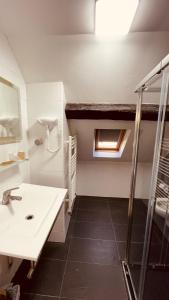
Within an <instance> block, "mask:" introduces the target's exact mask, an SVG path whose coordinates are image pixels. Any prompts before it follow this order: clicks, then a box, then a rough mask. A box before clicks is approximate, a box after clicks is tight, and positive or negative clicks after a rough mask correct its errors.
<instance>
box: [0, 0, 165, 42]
mask: <svg viewBox="0 0 169 300" xmlns="http://www.w3.org/2000/svg"><path fill="white" fill-rule="evenodd" d="M99 1H101V0H99ZM168 11H169V0H140V4H139V7H138V10H137V13H136V16H135V19H134V21H133V24H132V26H131V31H139V32H141V31H143V32H148V31H168V30H169V17H168ZM94 19H95V0H12V1H11V0H0V28H1V31H2V32H3V33H5V34H6V35H7V36H10V35H16V34H24V33H35V34H38V33H42V34H55V35H61V34H87V33H94Z"/></svg>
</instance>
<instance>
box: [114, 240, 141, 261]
mask: <svg viewBox="0 0 169 300" xmlns="http://www.w3.org/2000/svg"><path fill="white" fill-rule="evenodd" d="M117 246H118V251H119V255H120V259H121V260H124V258H125V251H126V243H125V242H119V243H117ZM142 255H143V243H131V245H130V255H129V256H130V262H131V263H141V260H142Z"/></svg>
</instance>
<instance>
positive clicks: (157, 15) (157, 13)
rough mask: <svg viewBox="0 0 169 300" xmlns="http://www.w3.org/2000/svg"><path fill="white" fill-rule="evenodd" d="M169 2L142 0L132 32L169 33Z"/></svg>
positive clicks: (166, 0) (165, 0) (168, 0)
mask: <svg viewBox="0 0 169 300" xmlns="http://www.w3.org/2000/svg"><path fill="white" fill-rule="evenodd" d="M168 13H169V0H140V3H139V6H138V9H137V12H136V15H135V18H134V20H133V24H132V26H131V29H130V31H136V32H141V31H142V32H145V31H169V15H168Z"/></svg>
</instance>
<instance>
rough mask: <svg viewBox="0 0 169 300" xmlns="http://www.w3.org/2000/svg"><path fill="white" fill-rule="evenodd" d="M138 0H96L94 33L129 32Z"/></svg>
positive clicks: (113, 33)
mask: <svg viewBox="0 0 169 300" xmlns="http://www.w3.org/2000/svg"><path fill="white" fill-rule="evenodd" d="M138 3H139V0H97V2H96V16H95V19H96V24H95V33H96V34H100V35H101V34H102V35H124V34H127V33H128V32H129V29H130V26H131V23H132V20H133V18H134V15H135V13H136V9H137V6H138Z"/></svg>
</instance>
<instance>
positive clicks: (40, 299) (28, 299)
mask: <svg viewBox="0 0 169 300" xmlns="http://www.w3.org/2000/svg"><path fill="white" fill-rule="evenodd" d="M52 299H53V300H59V298H58V297H49V296H42V295H35V294H23V295H22V296H21V298H20V300H52Z"/></svg>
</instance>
